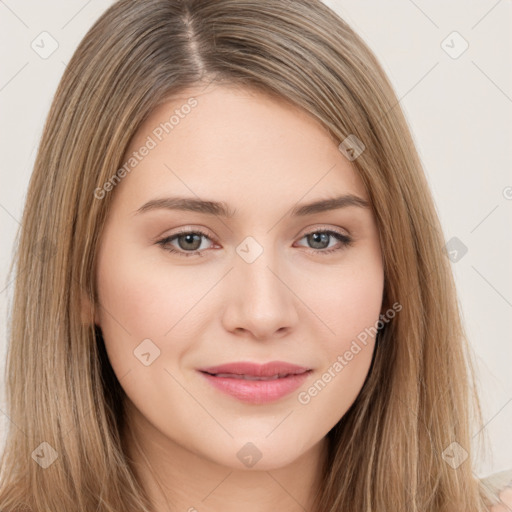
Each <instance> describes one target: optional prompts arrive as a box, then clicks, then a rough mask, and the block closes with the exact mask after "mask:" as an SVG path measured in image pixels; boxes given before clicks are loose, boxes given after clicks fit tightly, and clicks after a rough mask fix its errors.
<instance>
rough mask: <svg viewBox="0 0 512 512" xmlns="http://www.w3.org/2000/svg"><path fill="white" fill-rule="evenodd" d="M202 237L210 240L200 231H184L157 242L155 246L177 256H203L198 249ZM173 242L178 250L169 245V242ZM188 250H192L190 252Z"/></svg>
mask: <svg viewBox="0 0 512 512" xmlns="http://www.w3.org/2000/svg"><path fill="white" fill-rule="evenodd" d="M203 237H204V238H208V240H210V237H209V236H208V235H207V234H206V233H204V232H203V231H201V230H200V229H197V230H195V231H186V230H184V231H181V232H179V233H177V234H175V235H171V236H168V237H166V238H163V239H162V240H159V241H158V242H157V244H159V245H161V246H162V247H163V248H164V249H165V250H167V251H169V252H172V253H176V254H179V255H180V256H194V255H198V256H202V255H203V254H202V252H201V251H199V248H200V247H201V238H203ZM175 240H177V241H178V246H179V250H177V249H176V248H175V247H173V246H172V245H170V244H171V242H174V241H175ZM198 242H199V244H198ZM190 249H192V251H190Z"/></svg>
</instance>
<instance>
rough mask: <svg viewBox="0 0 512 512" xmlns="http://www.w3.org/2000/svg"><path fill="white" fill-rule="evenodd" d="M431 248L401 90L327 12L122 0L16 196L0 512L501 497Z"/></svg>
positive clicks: (438, 260) (459, 502)
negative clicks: (481, 444)
mask: <svg viewBox="0 0 512 512" xmlns="http://www.w3.org/2000/svg"><path fill="white" fill-rule="evenodd" d="M189 244H191V245H189ZM443 245H444V241H443V236H442V229H441V226H440V224H439V220H438V218H437V216H436V213H435V208H434V206H433V202H432V198H431V195H430V193H429V190H428V185H427V182H426V180H425V177H424V174H423V171H422V168H421V163H420V161H419V158H418V156H417V153H416V150H415V148H414V145H413V142H412V139H411V136H410V133H409V131H408V128H407V124H406V121H405V119H404V117H403V114H402V112H401V110H400V108H399V105H398V104H397V99H396V97H395V95H394V92H393V90H392V87H391V85H390V83H389V81H388V80H387V78H386V76H385V74H384V73H383V71H382V69H381V67H380V65H379V64H378V62H377V61H376V59H375V57H374V56H373V54H372V53H371V51H370V50H369V49H368V48H367V47H366V45H365V44H364V43H363V42H362V41H361V39H360V38H359V37H358V36H357V35H356V34H355V33H354V32H353V31H352V30H351V29H350V28H349V27H348V26H347V25H346V24H345V23H344V22H343V21H342V20H341V19H340V18H339V17H338V16H337V15H336V14H335V13H333V12H332V11H331V10H329V9H328V8H327V7H326V6H325V5H323V4H322V3H320V2H311V1H306V0H300V1H294V2H276V1H271V0H265V1H259V2H252V1H248V0H243V1H240V0H217V1H215V2H213V1H211V2H208V1H199V0H184V1H181V2H177V1H170V0H148V1H145V2H140V1H135V0H122V1H120V2H118V3H116V4H114V5H113V6H112V7H111V8H110V9H109V10H108V11H107V12H106V13H105V14H104V15H103V16H102V17H101V18H100V19H99V20H98V22H97V23H96V24H95V25H94V26H93V28H92V29H91V30H90V31H89V33H88V34H87V35H86V36H85V38H84V40H83V41H82V43H81V44H80V46H79V48H78V49H77V51H76V52H75V55H74V56H73V58H72V60H71V62H70V63H69V65H68V67H67V68H66V72H65V74H64V76H63V78H62V81H61V84H60V86H59V88H58V91H57V93H56V97H55V100H54V103H53V105H52V108H51V111H50V114H49V118H48V121H47V124H46V127H45V130H44V134H43V138H42V141H41V146H40V148H39V152H38V156H37V159H36V163H35V168H34V173H33V177H32V180H31V183H30V186H29V193H28V196H27V206H26V208H25V212H24V217H23V222H22V228H21V234H20V240H19V247H18V254H17V260H16V261H17V268H18V273H17V277H16V291H15V297H14V302H13V314H12V329H11V338H10V345H9V352H8V362H7V363H8V367H7V396H8V405H9V410H8V413H9V418H10V420H11V423H10V426H11V430H10V431H9V433H8V437H7V443H6V449H5V452H4V454H3V459H2V473H1V474H2V481H1V487H0V509H2V510H32V511H34V512H35V511H39V510H41V511H42V510H48V509H50V510H56V511H60V510H62V511H64V510H65V511H67V512H70V511H91V510H97V511H114V510H115V511H117V510H144V511H154V512H163V511H166V512H167V511H175V510H189V511H194V510H199V511H206V510H223V511H230V510H234V509H235V508H236V509H239V508H240V506H243V507H244V508H245V509H246V510H251V511H252V510H258V511H267V510H275V509H276V508H277V507H279V508H280V509H282V510H287V511H295V510H311V511H313V510H314V511H318V512H324V511H348V510H351V511H352V510H366V511H376V510H379V511H381V510H403V511H406V510H407V511H414V510H425V511H426V510H428V511H432V512H434V511H436V512H437V511H438V512H440V511H452V510H464V511H468V512H469V511H471V512H473V511H474V512H476V511H484V510H499V508H497V507H504V506H510V499H509V497H507V495H506V492H508V491H503V494H502V501H503V503H501V504H498V495H497V492H498V491H499V490H502V489H504V486H505V485H506V483H507V482H508V480H509V479H510V478H512V474H510V473H507V474H506V475H505V476H506V481H505V482H501V483H500V486H499V487H496V484H495V482H494V483H493V482H491V484H493V485H489V486H486V485H484V484H485V483H482V482H480V481H479V480H478V478H476V477H475V475H474V473H473V471H472V469H471V468H472V464H473V452H472V449H471V446H470V445H471V437H470V427H471V425H472V423H471V421H472V420H473V419H475V418H476V419H477V420H478V421H479V424H480V426H482V419H481V414H480V409H479V402H478V398H477V394H476V392H475V389H474V381H473V377H472V372H473V370H472V364H471V360H470V358H469V357H468V346H467V343H466V341H465V337H464V330H463V327H462V325H461V321H460V318H459V312H458V307H457V300H456V293H455V287H454V282H453V279H452V275H451V269H450V264H449V261H448V259H447V257H446V255H445V253H444V250H443ZM27 411H30V414H27ZM20 454H27V456H26V457H23V456H22V457H20ZM28 454H30V456H28ZM501 476H503V475H501ZM505 500H507V501H508V503H507V501H505ZM493 506H494V508H492V509H491V507H493Z"/></svg>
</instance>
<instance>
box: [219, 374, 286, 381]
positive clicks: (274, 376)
mask: <svg viewBox="0 0 512 512" xmlns="http://www.w3.org/2000/svg"><path fill="white" fill-rule="evenodd" d="M214 375H215V377H225V378H228V379H242V380H276V379H282V378H283V377H286V376H288V375H289V374H288V373H280V374H278V375H273V376H272V377H257V376H255V375H237V374H234V373H216V374H214Z"/></svg>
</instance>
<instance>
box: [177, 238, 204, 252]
mask: <svg viewBox="0 0 512 512" xmlns="http://www.w3.org/2000/svg"><path fill="white" fill-rule="evenodd" d="M194 237H197V238H198V239H199V245H198V246H197V247H186V246H185V247H181V248H182V249H193V250H195V249H197V248H198V247H199V246H200V245H201V240H200V237H199V235H197V234H187V235H184V236H183V237H182V238H185V244H193V243H194ZM196 242H197V240H196ZM181 245H182V244H180V246H181ZM196 245H197V244H196Z"/></svg>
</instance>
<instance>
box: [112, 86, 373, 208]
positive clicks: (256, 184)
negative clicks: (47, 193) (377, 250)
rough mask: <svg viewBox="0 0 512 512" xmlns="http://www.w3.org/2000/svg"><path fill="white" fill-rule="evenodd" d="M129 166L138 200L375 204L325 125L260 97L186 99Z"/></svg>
mask: <svg viewBox="0 0 512 512" xmlns="http://www.w3.org/2000/svg"><path fill="white" fill-rule="evenodd" d="M143 148H149V149H145V150H144V149H143ZM142 153H144V156H142ZM135 154H137V156H134V155H135ZM130 159H131V160H130ZM124 160H125V163H128V164H129V162H130V161H131V163H132V164H134V166H133V167H132V170H131V171H130V172H129V174H128V176H127V177H126V178H124V179H123V180H122V182H121V184H120V185H118V188H120V189H124V190H125V191H124V192H122V194H123V195H124V196H127V197H131V198H132V199H134V200H135V198H142V197H144V198H149V197H150V196H151V197H153V196H158V195H162V193H169V194H171V193H173V195H176V194H182V195H185V194H186V195H188V196H190V195H196V196H199V197H202V196H205V197H216V198H220V199H222V200H226V201H227V202H230V198H231V199H232V200H233V201H236V200H238V201H239V200H240V197H243V198H244V199H245V200H247V199H249V198H251V199H252V200H254V201H255V202H257V203H258V204H259V205H260V206H261V204H262V202H263V204H265V203H266V202H268V201H274V200H286V201H288V202H297V201H299V200H300V199H301V197H304V199H310V198H313V197H319V196H326V195H331V194H332V195H336V194H337V193H353V194H357V195H359V196H361V197H363V198H365V199H367V194H366V191H365V188H364V186H363V183H362V181H361V179H360V177H359V176H358V175H357V172H356V171H355V169H354V168H353V166H352V165H351V163H350V162H349V161H348V160H347V159H346V158H345V156H344V155H343V154H342V153H341V152H340V151H339V150H338V147H337V144H336V142H335V141H334V140H333V139H332V137H331V136H330V134H329V133H328V131H327V130H326V129H325V128H324V127H323V126H322V125H321V123H320V122H319V121H318V120H317V119H315V118H314V117H313V116H311V115H309V114H308V113H307V112H305V111H304V110H302V109H300V108H298V107H296V106H294V105H292V104H290V103H289V102H287V101H285V100H280V99H279V98H276V97H274V96H270V95H267V94H265V93H262V92H260V91H256V90H254V89H241V88H238V87H233V86H212V85H210V86H208V87H206V88H205V87H204V86H201V87H193V88H189V89H187V90H184V91H182V92H180V93H179V94H178V95H176V96H175V97H173V98H172V99H171V100H168V101H167V102H165V103H163V104H161V105H160V106H158V107H157V108H156V109H154V110H153V112H151V113H150V115H149V116H148V118H147V119H146V120H145V122H144V123H143V124H142V125H141V126H140V128H139V129H138V130H137V133H136V134H135V136H134V137H133V139H132V141H131V144H130V146H129V148H128V150H127V152H126V154H125V159H124ZM120 192H121V190H117V191H116V193H120Z"/></svg>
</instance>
